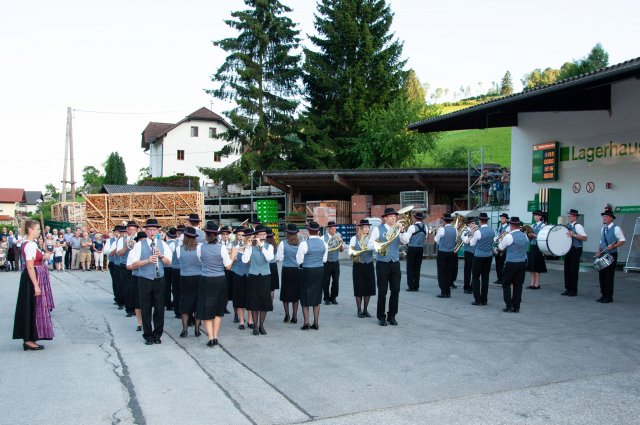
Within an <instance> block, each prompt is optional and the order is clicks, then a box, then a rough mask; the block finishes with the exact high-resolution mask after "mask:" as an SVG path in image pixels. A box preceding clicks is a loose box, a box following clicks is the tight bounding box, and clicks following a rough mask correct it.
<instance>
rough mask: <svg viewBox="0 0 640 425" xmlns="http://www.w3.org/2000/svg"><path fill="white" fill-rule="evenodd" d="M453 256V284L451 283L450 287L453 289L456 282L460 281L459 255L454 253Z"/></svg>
mask: <svg viewBox="0 0 640 425" xmlns="http://www.w3.org/2000/svg"><path fill="white" fill-rule="evenodd" d="M453 254H454V255H453V261H452V264H451V283H449V286H451V287H453V285H454V284H455V281H456V280H458V253H457V252H454V253H453Z"/></svg>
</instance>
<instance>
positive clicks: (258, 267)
mask: <svg viewBox="0 0 640 425" xmlns="http://www.w3.org/2000/svg"><path fill="white" fill-rule="evenodd" d="M246 235H247V233H246V232H245V236H246ZM251 235H253V238H252V241H251V243H250V244H248V245H247V247H246V248H245V251H244V254H243V255H242V262H243V263H245V264H249V277H248V278H247V310H250V311H251V314H252V316H253V334H254V335H266V334H267V331H266V330H265V329H264V322H265V320H266V318H267V312H268V311H273V299H272V298H271V270H270V266H269V262H270V261H271V260H272V259H273V258H274V257H275V253H274V247H273V245H271V244H269V243H267V242H266V238H267V227H266V226H264V225H259V226H257V227H256V229H255V230H254V231H253V233H251V232H249V236H251Z"/></svg>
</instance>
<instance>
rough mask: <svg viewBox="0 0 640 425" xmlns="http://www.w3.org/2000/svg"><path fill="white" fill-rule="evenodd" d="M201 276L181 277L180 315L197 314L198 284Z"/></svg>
mask: <svg viewBox="0 0 640 425" xmlns="http://www.w3.org/2000/svg"><path fill="white" fill-rule="evenodd" d="M199 282H200V275H197V276H182V275H181V276H180V313H181V314H190V313H195V311H196V308H197V307H198V284H199Z"/></svg>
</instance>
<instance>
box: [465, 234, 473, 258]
mask: <svg viewBox="0 0 640 425" xmlns="http://www.w3.org/2000/svg"><path fill="white" fill-rule="evenodd" d="M464 252H470V253H472V254H474V255H475V252H476V247H475V246H471V238H469V242H468V243H466V244H464Z"/></svg>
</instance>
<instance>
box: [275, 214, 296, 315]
mask: <svg viewBox="0 0 640 425" xmlns="http://www.w3.org/2000/svg"><path fill="white" fill-rule="evenodd" d="M285 232H286V235H287V236H286V239H285V240H283V241H281V242H280V244H279V245H278V249H277V251H276V261H281V262H282V282H281V284H280V301H282V305H283V306H284V322H285V323H287V322H289V323H298V301H299V300H300V276H301V270H300V268H299V267H298V263H296V253H297V252H298V246H299V245H300V241H299V240H298V228H297V227H296V225H295V224H293V223H289V224H287V228H286V230H285ZM289 303H291V308H292V310H291V315H289V312H290V310H289Z"/></svg>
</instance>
